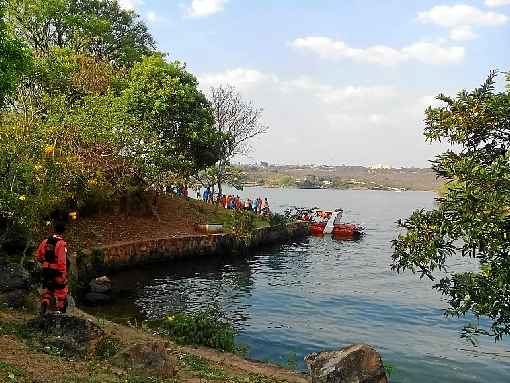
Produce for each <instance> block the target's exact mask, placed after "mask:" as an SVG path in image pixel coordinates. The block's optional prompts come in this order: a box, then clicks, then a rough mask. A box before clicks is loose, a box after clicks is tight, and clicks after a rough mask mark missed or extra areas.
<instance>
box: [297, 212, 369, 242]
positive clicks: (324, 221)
mask: <svg viewBox="0 0 510 383" xmlns="http://www.w3.org/2000/svg"><path fill="white" fill-rule="evenodd" d="M342 214H343V210H342V209H336V210H333V211H325V210H315V211H314V212H313V213H312V214H311V215H310V216H306V217H303V219H304V220H306V221H308V222H309V223H310V224H309V229H310V234H312V235H316V236H322V235H325V234H331V235H333V237H334V238H337V239H358V238H360V237H361V236H363V234H364V232H363V230H364V229H363V227H362V226H360V225H356V224H352V223H342V222H341V219H342Z"/></svg>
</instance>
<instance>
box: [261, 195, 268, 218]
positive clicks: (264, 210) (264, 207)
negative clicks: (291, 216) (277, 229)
mask: <svg viewBox="0 0 510 383" xmlns="http://www.w3.org/2000/svg"><path fill="white" fill-rule="evenodd" d="M262 214H263V215H265V216H266V217H267V216H269V202H267V197H265V198H264V202H262Z"/></svg>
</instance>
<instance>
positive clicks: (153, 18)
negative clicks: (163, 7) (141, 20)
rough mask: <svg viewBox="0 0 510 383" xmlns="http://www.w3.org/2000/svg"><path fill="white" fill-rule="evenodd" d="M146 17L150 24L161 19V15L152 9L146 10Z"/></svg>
mask: <svg viewBox="0 0 510 383" xmlns="http://www.w3.org/2000/svg"><path fill="white" fill-rule="evenodd" d="M146 18H147V21H148V22H149V23H151V24H156V23H158V22H160V21H161V20H162V19H161V17H160V16H159V15H158V14H157V13H156V12H154V11H149V12H147V15H146Z"/></svg>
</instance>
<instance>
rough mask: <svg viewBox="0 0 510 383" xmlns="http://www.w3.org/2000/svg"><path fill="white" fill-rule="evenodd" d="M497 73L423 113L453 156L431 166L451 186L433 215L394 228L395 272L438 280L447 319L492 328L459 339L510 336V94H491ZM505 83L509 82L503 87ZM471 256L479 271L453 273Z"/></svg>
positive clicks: (474, 329) (471, 330) (428, 132)
mask: <svg viewBox="0 0 510 383" xmlns="http://www.w3.org/2000/svg"><path fill="white" fill-rule="evenodd" d="M495 77H496V73H491V74H490V76H489V77H488V79H487V81H486V82H485V83H484V84H483V85H482V86H481V87H480V88H478V89H475V90H474V91H472V92H467V91H461V92H460V93H459V94H458V95H457V97H456V98H452V97H447V96H445V95H439V96H438V97H437V98H438V100H440V101H442V102H443V103H444V106H441V107H436V108H432V107H429V108H428V109H427V111H426V120H425V122H426V127H425V137H426V139H427V140H429V141H441V142H448V143H449V144H451V145H452V149H450V150H448V151H447V152H445V153H443V154H440V155H438V156H437V157H436V159H435V160H434V161H433V169H434V171H435V172H436V173H437V175H438V176H440V177H444V178H445V179H446V180H448V182H450V185H449V187H448V188H447V190H446V191H445V193H444V194H443V195H442V196H441V197H439V198H437V206H436V207H435V208H434V209H433V210H430V211H424V210H419V211H415V212H414V213H413V214H412V215H411V217H410V218H408V219H407V220H406V221H404V222H399V224H400V227H401V228H403V229H405V231H404V233H402V234H401V235H399V237H398V238H397V239H396V240H395V241H394V242H393V245H394V254H393V265H392V268H393V269H394V270H397V271H398V272H400V271H404V270H411V271H412V272H416V273H419V274H420V275H421V276H422V277H423V276H426V277H428V278H430V279H431V280H434V281H436V282H437V283H436V284H435V286H434V288H435V289H438V290H439V291H440V292H441V293H443V294H444V295H446V296H447V297H448V299H449V301H448V302H449V309H448V311H447V313H448V314H450V315H458V316H463V315H466V314H468V313H472V314H474V315H475V316H476V317H486V318H488V319H489V321H490V327H489V328H482V327H479V326H478V325H477V324H474V325H470V326H467V327H466V328H465V329H464V334H463V335H464V336H471V335H473V334H488V335H491V336H494V337H495V338H496V339H500V338H501V337H503V336H504V335H508V334H510V256H509V254H510V151H509V150H510V94H509V91H508V89H509V88H508V87H507V90H506V91H505V92H496V91H495V86H494V84H495V82H494V81H495ZM507 84H510V83H507ZM453 256H462V257H471V258H474V259H476V260H477V261H478V262H479V265H480V267H479V269H478V270H475V271H468V272H455V271H453V272H450V269H449V268H448V259H449V258H450V257H453Z"/></svg>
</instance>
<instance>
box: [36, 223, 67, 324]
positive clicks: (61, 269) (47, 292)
mask: <svg viewBox="0 0 510 383" xmlns="http://www.w3.org/2000/svg"><path fill="white" fill-rule="evenodd" d="M53 229H54V232H55V234H53V235H51V236H50V237H49V238H48V239H45V240H44V241H42V242H41V244H40V245H39V248H38V249H37V254H36V260H37V262H39V263H41V264H42V270H43V283H42V288H43V292H42V295H41V314H45V313H46V312H47V310H48V307H49V306H50V305H51V300H52V299H53V298H55V300H56V309H57V310H58V311H60V312H62V313H65V312H66V309H67V293H68V291H69V290H68V287H67V285H68V282H69V281H68V276H67V275H68V274H67V273H68V266H69V265H68V261H67V243H66V241H65V240H64V237H63V234H64V231H65V224H64V223H60V222H58V223H55V224H54V228H53Z"/></svg>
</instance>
